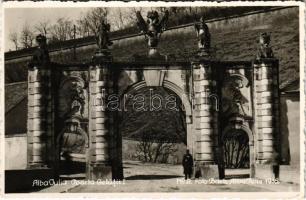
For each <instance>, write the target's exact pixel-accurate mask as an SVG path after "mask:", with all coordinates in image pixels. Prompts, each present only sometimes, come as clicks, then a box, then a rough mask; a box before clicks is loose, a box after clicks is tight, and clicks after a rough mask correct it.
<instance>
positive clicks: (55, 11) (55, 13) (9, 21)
mask: <svg viewBox="0 0 306 200" xmlns="http://www.w3.org/2000/svg"><path fill="white" fill-rule="evenodd" d="M88 9H90V8H73V9H71V8H6V9H5V12H4V30H5V31H4V40H5V51H9V50H10V49H11V50H15V47H14V45H13V43H11V42H10V41H9V34H10V33H11V32H13V31H16V32H17V33H18V32H20V31H21V29H22V27H23V26H24V24H27V25H29V26H34V25H35V24H37V23H38V22H40V21H44V20H49V21H50V23H54V22H55V21H56V20H57V19H58V18H60V17H65V18H70V19H71V20H76V19H78V18H79V16H80V15H82V13H85V12H86V11H87V10H88Z"/></svg>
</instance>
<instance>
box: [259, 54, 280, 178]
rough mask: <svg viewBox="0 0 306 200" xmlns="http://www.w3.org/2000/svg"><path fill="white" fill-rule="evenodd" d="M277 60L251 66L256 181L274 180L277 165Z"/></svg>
mask: <svg viewBox="0 0 306 200" xmlns="http://www.w3.org/2000/svg"><path fill="white" fill-rule="evenodd" d="M277 67H278V65H277V60H275V59H261V60H257V61H256V62H255V63H254V70H255V71H257V75H255V89H254V90H255V91H254V93H255V103H256V105H255V106H256V107H255V108H256V115H255V116H256V118H255V123H256V125H255V127H256V136H257V141H256V142H257V146H256V147H257V152H256V153H257V154H256V155H257V156H256V157H257V158H256V172H255V173H256V174H255V176H256V177H259V178H274V177H275V175H276V174H275V172H274V171H275V166H277V165H278V161H277V159H278V153H277V145H278V143H277V140H278V134H279V108H278V107H279V96H278V75H277V73H278V70H277Z"/></svg>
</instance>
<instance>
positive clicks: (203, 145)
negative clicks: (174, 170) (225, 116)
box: [193, 63, 219, 178]
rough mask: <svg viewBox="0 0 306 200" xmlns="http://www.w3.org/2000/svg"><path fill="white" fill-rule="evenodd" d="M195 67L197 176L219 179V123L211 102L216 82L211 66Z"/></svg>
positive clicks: (201, 64)
mask: <svg viewBox="0 0 306 200" xmlns="http://www.w3.org/2000/svg"><path fill="white" fill-rule="evenodd" d="M193 67H194V69H193V77H194V92H195V102H194V104H195V105H194V109H195V112H194V113H195V115H196V149H197V151H196V154H195V161H196V166H195V168H196V174H195V175H196V176H201V177H204V178H218V177H219V175H218V167H217V165H216V157H215V154H216V152H215V148H216V147H217V141H216V140H217V123H218V122H217V115H215V114H214V113H215V112H214V108H213V105H212V101H211V100H210V97H211V96H212V95H213V92H214V86H215V81H214V80H213V77H212V69H211V66H210V65H209V64H203V63H194V66H193ZM197 173H199V175H197Z"/></svg>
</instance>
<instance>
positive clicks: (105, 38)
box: [96, 19, 113, 50]
mask: <svg viewBox="0 0 306 200" xmlns="http://www.w3.org/2000/svg"><path fill="white" fill-rule="evenodd" d="M109 31H110V24H108V23H106V22H105V19H101V23H100V25H99V27H98V35H97V36H96V41H97V44H98V47H99V50H106V49H108V46H111V45H112V44H113V42H112V41H110V39H109V35H108V33H109Z"/></svg>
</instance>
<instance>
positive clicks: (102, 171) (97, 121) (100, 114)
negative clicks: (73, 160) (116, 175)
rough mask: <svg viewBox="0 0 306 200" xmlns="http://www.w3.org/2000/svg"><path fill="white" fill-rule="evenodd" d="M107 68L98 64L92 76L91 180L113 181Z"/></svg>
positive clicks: (92, 69)
mask: <svg viewBox="0 0 306 200" xmlns="http://www.w3.org/2000/svg"><path fill="white" fill-rule="evenodd" d="M108 72H109V71H108V69H107V66H103V65H100V64H97V65H96V66H94V67H92V68H91V72H90V74H91V76H90V138H91V147H90V149H91V156H92V157H91V160H90V170H89V179H92V180H96V179H111V178H112V171H111V170H112V169H111V164H110V155H109V151H110V149H109V148H110V147H109V140H110V137H109V136H110V132H109V127H110V124H109V122H110V121H109V116H108V111H107V108H106V103H107V102H106V98H107V93H108V84H109V78H108V77H109V74H108Z"/></svg>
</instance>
